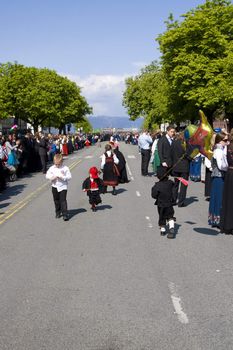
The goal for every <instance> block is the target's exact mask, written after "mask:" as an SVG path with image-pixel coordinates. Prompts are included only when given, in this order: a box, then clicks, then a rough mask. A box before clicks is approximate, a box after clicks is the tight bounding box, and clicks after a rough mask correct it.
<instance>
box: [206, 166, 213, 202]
mask: <svg viewBox="0 0 233 350" xmlns="http://www.w3.org/2000/svg"><path fill="white" fill-rule="evenodd" d="M211 173H212V171H210V170H209V169H208V168H206V170H205V197H210V190H211Z"/></svg>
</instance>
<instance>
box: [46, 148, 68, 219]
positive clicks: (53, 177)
mask: <svg viewBox="0 0 233 350" xmlns="http://www.w3.org/2000/svg"><path fill="white" fill-rule="evenodd" d="M53 162H54V165H52V166H51V167H50V168H49V169H48V171H47V173H46V179H48V180H50V181H51V184H52V194H53V200H54V204H55V212H56V216H55V217H56V218H60V217H61V216H63V220H64V221H67V220H69V217H68V212H67V200H66V196H67V188H68V180H70V179H71V173H70V169H69V168H68V166H66V165H63V159H62V155H61V154H55V156H54V159H53Z"/></svg>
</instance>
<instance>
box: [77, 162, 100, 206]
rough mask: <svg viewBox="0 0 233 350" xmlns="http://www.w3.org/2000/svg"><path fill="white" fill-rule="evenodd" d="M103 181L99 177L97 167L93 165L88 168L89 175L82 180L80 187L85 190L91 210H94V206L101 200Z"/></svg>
mask: <svg viewBox="0 0 233 350" xmlns="http://www.w3.org/2000/svg"><path fill="white" fill-rule="evenodd" d="M103 187H104V183H103V181H102V180H101V179H100V178H99V171H98V169H97V168H96V167H95V166H93V167H91V168H90V169H89V177H87V178H86V179H85V180H84V181H83V185H82V189H83V191H84V192H87V195H88V197H89V203H90V204H91V209H92V211H96V206H97V205H98V204H99V203H101V202H102V200H101V197H100V192H102V191H103Z"/></svg>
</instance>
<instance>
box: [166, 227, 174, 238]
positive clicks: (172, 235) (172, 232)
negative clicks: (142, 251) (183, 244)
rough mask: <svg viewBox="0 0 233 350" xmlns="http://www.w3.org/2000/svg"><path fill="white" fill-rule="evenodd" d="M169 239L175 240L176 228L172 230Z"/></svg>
mask: <svg viewBox="0 0 233 350" xmlns="http://www.w3.org/2000/svg"><path fill="white" fill-rule="evenodd" d="M167 238H170V239H173V238H175V230H174V228H170V230H169V233H168V235H167Z"/></svg>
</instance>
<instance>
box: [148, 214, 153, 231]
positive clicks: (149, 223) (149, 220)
mask: <svg viewBox="0 0 233 350" xmlns="http://www.w3.org/2000/svg"><path fill="white" fill-rule="evenodd" d="M146 220H147V221H148V223H147V227H149V228H153V225H152V223H151V219H150V217H149V216H146Z"/></svg>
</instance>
